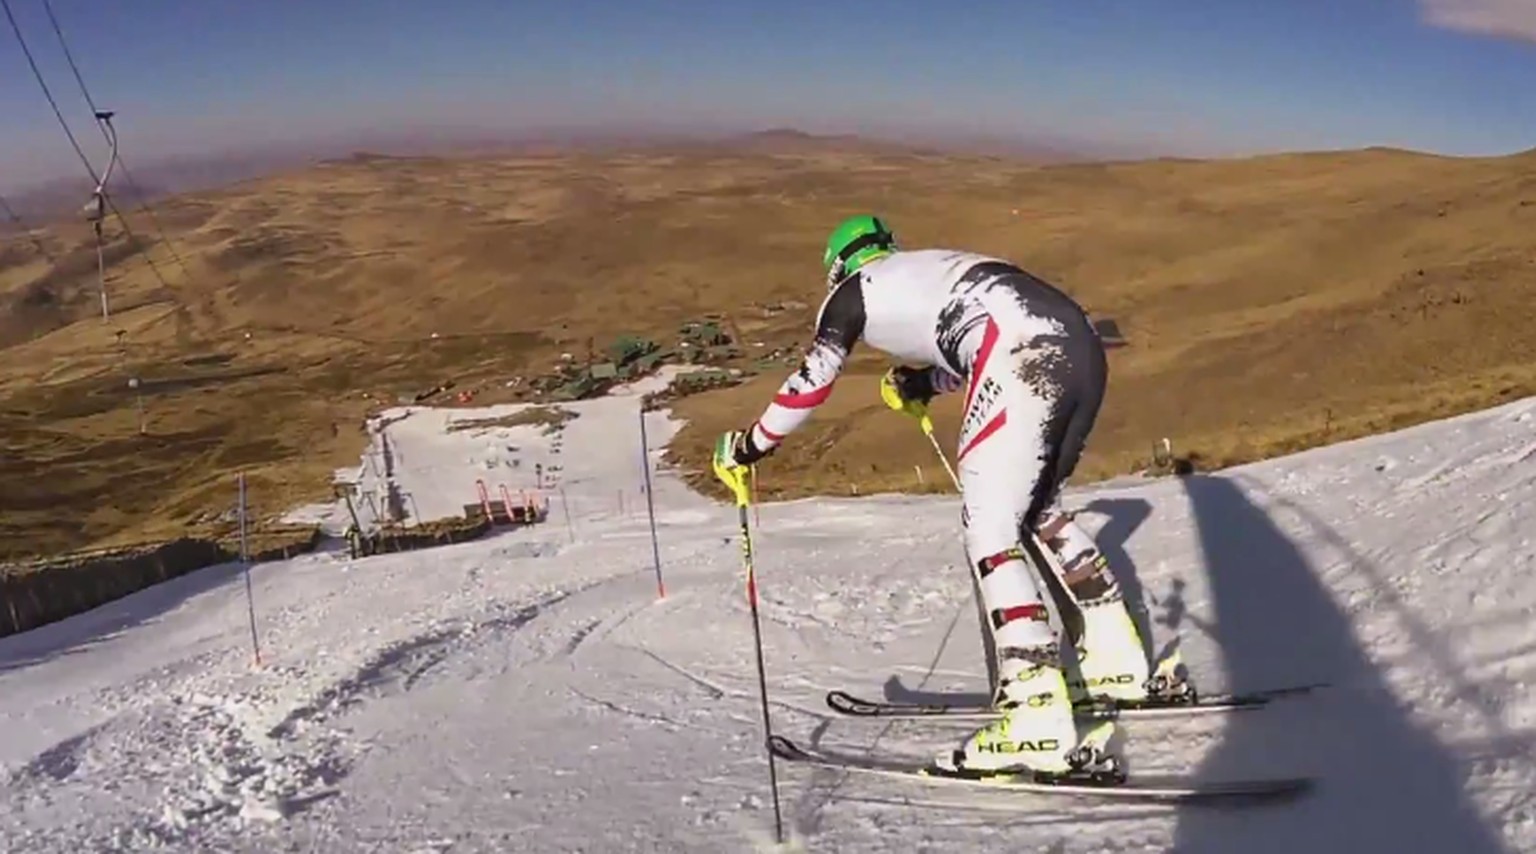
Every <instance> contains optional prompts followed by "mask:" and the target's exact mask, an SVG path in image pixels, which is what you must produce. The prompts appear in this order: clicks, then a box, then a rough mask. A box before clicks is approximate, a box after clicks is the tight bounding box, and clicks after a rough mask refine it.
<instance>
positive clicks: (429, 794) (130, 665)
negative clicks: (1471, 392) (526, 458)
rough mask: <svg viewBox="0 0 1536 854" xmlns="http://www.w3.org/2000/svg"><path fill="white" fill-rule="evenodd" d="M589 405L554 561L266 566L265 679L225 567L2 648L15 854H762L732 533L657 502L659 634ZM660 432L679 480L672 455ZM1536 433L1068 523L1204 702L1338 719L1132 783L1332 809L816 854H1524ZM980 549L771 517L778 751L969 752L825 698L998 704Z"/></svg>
mask: <svg viewBox="0 0 1536 854" xmlns="http://www.w3.org/2000/svg"><path fill="white" fill-rule="evenodd" d="M572 407H573V408H574V409H577V410H578V411H579V413H580V417H578V418H576V419H575V420H573V421H571V422H569V423H568V424H567V426H566V429H565V430H564V431H563V433H562V435H561V436H560V437H559V438H560V444H561V446H562V451H561V454H560V456H561V462H562V464H563V467H564V471H563V479H562V481H561V483H560V488H561V489H562V490H563V501H564V502H565V504H564V507H562V506H561V503H562V495H561V494H557V495H556V496H555V499H554V500H555V505H554V507H553V509H552V512H551V517H550V521H549V522H548V523H546V524H545V525H542V526H537V527H534V528H529V529H523V530H519V531H510V532H505V533H502V534H499V535H495V536H492V537H489V538H486V539H484V540H481V541H477V542H473V543H467V544H462V545H459V546H453V547H447V548H440V549H434V550H428V551H420V552H413V553H407V554H397V555H384V556H379V557H373V558H368V559H364V560H359V561H349V560H347V559H345V557H344V556H338V555H337V554H334V553H333V554H319V555H310V556H306V557H303V558H300V559H296V560H292V561H287V562H282V563H272V564H263V565H260V566H257V567H255V568H253V570H252V572H251V577H252V582H253V585H254V594H255V603H256V607H257V616H258V619H259V629H260V639H261V644H262V653H263V663H262V666H260V667H257V666H254V664H253V661H252V655H251V648H250V635H249V629H248V627H247V624H246V605H245V598H244V586H243V582H242V580H241V576H240V574H239V572H238V569H237V568H234V567H217V568H213V569H209V570H206V571H203V572H199V573H195V574H193V575H190V576H187V577H184V578H180V579H177V580H174V581H172V582H169V583H167V584H164V585H161V586H159V587H156V588H154V589H151V590H146V591H143V592H141V593H139V594H136V595H134V596H131V597H128V598H126V599H123V600H120V601H118V602H115V603H111V604H108V605H106V606H103V607H101V608H98V609H96V610H95V611H92V612H90V613H87V614H83V615H80V616H78V617H75V618H73V619H70V620H67V621H64V622H61V623H57V624H54V625H51V626H47V627H44V628H42V629H39V630H36V631H33V632H30V633H27V634H24V635H20V636H16V637H11V638H6V639H4V640H0V786H3V787H4V788H3V791H4V793H5V797H4V800H3V804H0V849H3V850H5V851H70V852H73V851H79V850H92V851H95V850H144V849H146V848H152V847H155V846H157V845H164V846H165V847H167V848H169V849H173V850H185V851H194V850H195V851H272V850H308V851H327V852H332V851H334V852H347V851H389V852H409V851H453V852H462V851H540V852H543V851H588V852H595V851H628V850H645V851H652V850H656V851H751V850H762V849H764V848H766V847H768V846H769V845H770V843H771V834H772V811H771V805H770V802H769V800H768V797H767V768H766V763H765V760H764V758H763V754H762V750H761V747H760V745H761V731H760V725H761V720H760V716H759V715H760V712H759V708H758V701H757V689H756V675H755V670H754V666H753V653H752V643H751V637H752V633H751V625H750V622H749V618H748V614H747V610H746V602H745V600H744V598H743V589H742V578H743V577H742V571H741V566H740V549H739V546H738V544H737V543H736V542H735V539H734V538H735V531H736V528H735V525H736V513H735V510H734V508H731V507H727V506H723V505H720V504H716V503H713V502H710V501H708V500H705V499H703V498H701V497H699V496H697V495H695V494H693V493H691V492H689V491H688V490H687V489H686V488H685V487H684V486H683V485H682V484H681V483H680V482H679V481H678V480H677V479H675V478H673V477H671V476H669V475H667V474H664V473H663V474H659V475H658V480H657V483H656V496H655V498H656V502H657V511H658V528H659V536H660V542H661V559H662V563H663V569H664V571H665V574H666V587H667V597H666V598H665V599H661V600H658V598H657V596H656V587H655V578H654V574H653V568H652V563H651V561H652V556H651V546H650V540H649V527H648V523H647V521H646V518H645V516H644V514H643V513H636V512H634V506H635V504H634V502H633V501H632V502H631V506H630V508H629V511H628V512H626V513H622V514H621V513H619V512H618V508H617V504H616V501H615V500H614V498H613V496H614V495H615V493H616V492H618V491H619V490H626V489H627V490H629V492H630V494H631V495H634V494H635V492H636V490H637V489H638V486H639V482H640V476H641V471H640V466H639V455H638V436H637V430H636V421H637V418H638V396H637V395H635V394H631V395H630V396H616V397H611V398H606V399H601V400H595V401H586V402H581V403H577V404H572ZM402 413H406V411H405V410H401V411H399V412H397V413H395V414H396V415H400V414H402ZM480 414H483V413H480ZM469 415H471V413H465V412H463V411H459V412H458V413H457V414H456V415H455V417H468V416H469ZM444 417H445V416H443V415H442V414H441V413H437V412H433V411H431V410H421V409H412V410H409V411H408V413H407V414H404V417H403V418H402V419H401V420H398V421H394V422H393V423H390V424H389V425H388V426H385V427H384V428H383V433H384V435H385V436H387V437H388V439H389V441H390V443H391V444H392V447H393V451H392V453H394V454H395V455H396V457H395V461H394V465H396V466H397V467H398V477H399V478H400V479H401V481H402V482H403V483H410V484H413V486H412V489H413V490H414V491H415V492H417V493H418V494H417V495H416V498H417V500H418V502H421V507H422V511H423V515H429V514H427V512H426V511H427V509H428V508H427V502H432V503H433V506H434V507H448V508H449V509H452V508H453V507H454V506H456V505H457V504H461V503H463V502H465V501H472V500H474V498H473V494H472V493H471V494H470V495H468V496H465V495H463V491H464V490H472V489H473V481H474V479H475V478H476V477H482V476H484V473H485V472H486V471H487V470H488V469H487V468H486V461H487V460H490V459H496V460H502V459H503V457H502V456H501V452H499V451H497V452H495V453H492V451H494V447H492V446H493V445H495V446H504V445H505V444H507V443H508V437H507V436H494V435H491V436H481V437H480V438H479V439H475V438H474V437H473V436H466V435H464V434H463V433H457V434H451V435H448V434H444V433H443V432H442V426H443V420H442V419H443V418H444ZM646 417H647V419H648V422H647V423H648V427H649V431H648V432H649V435H650V440H651V444H652V446H653V447H654V448H659V447H660V446H661V445H662V444H663V443H664V442H665V441H666V439H667V438H668V437H669V436H670V434H671V432H672V430H673V425H672V424H670V423H669V422H668V420H667V418H666V416H665V415H664V414H649V415H647V416H646ZM892 417H897V416H894V415H893V416H892ZM1533 428H1536V400H1527V401H1521V402H1517V403H1514V404H1510V405H1507V406H1504V407H1502V408H1499V409H1496V410H1491V411H1488V412H1484V413H1479V414H1475V415H1470V416H1466V417H1462V418H1458V419H1455V420H1452V421H1447V422H1442V423H1438V424H1432V425H1426V426H1422V427H1419V428H1415V429H1411V430H1407V431H1404V432H1400V433H1396V434H1393V435H1389V436H1384V437H1376V438H1373V439H1367V440H1361V441H1356V442H1351V443H1348V444H1344V445H1338V446H1335V447H1332V448H1327V449H1321V450H1317V451H1313V452H1309V453H1305V454H1301V455H1297V456H1294V457H1290V458H1287V459H1283V460H1277V461H1271V462H1267V463H1261V464H1256V465H1251V466H1245V467H1242V468H1237V469H1233V470H1230V471H1228V472H1225V473H1222V474H1220V475H1210V476H1208V475H1200V476H1194V477H1189V478H1185V479H1172V480H1162V481H1149V482H1145V483H1136V484H1123V483H1122V484H1117V485H1114V486H1101V487H1097V488H1088V489H1080V490H1073V491H1072V492H1071V493H1070V495H1069V504H1070V505H1072V506H1077V507H1082V508H1084V509H1085V513H1084V516H1083V517H1082V519H1083V520H1084V521H1085V522H1086V523H1088V524H1089V526H1090V527H1091V528H1093V529H1095V530H1096V531H1097V532H1098V536H1099V538H1100V542H1101V545H1102V546H1103V547H1104V549H1105V550H1106V552H1107V553H1108V554H1109V556H1110V558H1111V560H1112V561H1113V562H1114V564H1115V566H1116V567H1118V569H1119V570H1120V572H1121V573H1122V575H1123V576H1124V577H1125V579H1126V586H1127V588H1128V590H1129V591H1130V592H1131V593H1132V594H1133V597H1134V599H1135V600H1136V601H1138V602H1141V603H1143V604H1144V608H1145V615H1144V616H1145V618H1146V619H1147V620H1148V621H1149V622H1150V630H1151V633H1152V636H1153V639H1154V641H1153V642H1154V644H1155V646H1156V647H1157V648H1158V649H1159V650H1161V649H1163V648H1164V647H1166V646H1167V645H1168V644H1169V643H1171V642H1173V641H1174V640H1175V639H1177V640H1178V641H1179V642H1180V643H1181V644H1182V650H1183V654H1184V657H1185V660H1186V662H1187V663H1188V664H1189V666H1190V668H1191V669H1192V671H1193V672H1194V674H1195V676H1196V678H1197V679H1198V680H1199V681H1200V684H1201V686H1202V687H1203V688H1204V689H1206V690H1212V691H1214V690H1220V689H1226V688H1232V689H1243V688H1257V687H1264V686H1271V685H1279V684H1288V683H1292V682H1300V681H1311V680H1315V679H1328V680H1332V682H1333V685H1334V687H1332V688H1330V689H1329V690H1327V691H1325V692H1321V693H1317V694H1314V695H1312V696H1310V697H1308V698H1305V699H1296V700H1287V701H1284V702H1281V703H1277V704H1276V705H1274V706H1272V707H1270V708H1269V709H1267V710H1265V711H1262V712H1257V713H1249V714H1243V715H1234V716H1228V717H1226V718H1224V719H1223V718H1220V717H1210V718H1196V719H1185V720H1183V721H1145V722H1137V723H1133V724H1130V725H1128V726H1127V727H1126V728H1125V732H1126V734H1127V743H1126V752H1127V757H1128V759H1129V761H1130V763H1131V764H1132V767H1133V769H1137V770H1153V769H1157V770H1182V769H1188V770H1190V771H1193V772H1194V773H1197V774H1200V775H1202V776H1208V777H1212V778H1215V777H1223V776H1235V775H1245V774H1252V773H1263V772H1267V771H1273V772H1275V773H1295V772H1300V771H1310V772H1315V773H1317V774H1320V775H1321V776H1322V785H1321V786H1320V788H1319V790H1318V791H1317V792H1315V793H1314V794H1313V795H1311V796H1309V797H1308V798H1306V799H1304V800H1301V801H1298V802H1294V803H1289V804H1284V805H1271V806H1259V807H1248V808H1243V809H1228V808H1213V807H1209V806H1191V807H1183V808H1173V807H1167V806H1148V805H1136V804H1118V805H1103V804H1099V803H1094V802H1089V801H1077V800H1069V799H1064V798H1058V799H1050V798H1044V797H1028V796H1017V795H1007V794H1002V793H980V794H972V793H961V792H957V791H955V790H953V789H945V790H940V789H936V788H935V789H927V788H924V787H921V786H918V785H915V784H913V785H908V784H902V783H900V782H894V781H883V780H875V779H872V778H863V777H854V776H847V775H843V774H836V773H828V772H824V771H815V770H812V769H809V768H805V767H795V766H788V765H783V764H781V765H780V766H779V776H780V781H781V785H782V792H783V803H784V807H785V812H786V817H787V823H788V825H789V828H790V831H791V833H792V836H793V841H792V845H793V846H794V847H796V848H799V849H801V850H815V851H982V850H988V851H1001V850H1010V851H1052V852H1079V851H1164V850H1179V851H1200V852H1204V851H1212V852H1231V851H1242V852H1250V851H1277V852H1296V851H1312V852H1325V851H1349V852H1367V851H1371V852H1374V851H1392V852H1397V851H1435V852H1438V851H1458V852H1462V851H1466V852H1485V851H1514V850H1536V698H1533V697H1532V692H1531V690H1530V689H1529V687H1527V686H1528V683H1529V681H1530V680H1531V679H1532V678H1536V624H1533V619H1532V618H1533V609H1536V578H1533V577H1532V570H1533V566H1532V554H1533V545H1532V542H1531V537H1532V535H1533V534H1532V532H1533V531H1536V525H1533V515H1536V514H1533V501H1536V430H1533ZM521 439H522V440H525V441H523V444H525V445H529V447H530V448H532V445H531V444H530V443H529V442H528V441H526V440H527V439H528V437H526V436H525V437H521ZM550 441H551V445H552V443H553V440H550ZM476 442H479V444H478V445H477V444H475V443H476ZM498 443H499V444H498ZM510 443H511V444H517V442H516V441H511V442H510ZM535 452H537V453H545V452H549V453H553V451H552V447H545V448H544V449H543V450H539V449H537V448H534V449H533V450H529V451H527V452H526V453H529V454H533V453H535ZM914 462H917V461H914ZM524 465H526V463H524ZM493 468H496V470H497V471H498V475H497V476H498V477H500V476H501V475H502V474H504V473H507V472H510V471H511V469H510V468H509V467H508V466H505V465H501V466H499V467H493ZM763 474H764V476H766V477H771V476H772V464H771V461H770V463H769V464H768V465H767V466H766V468H765V471H764V472H763ZM461 484H462V486H461ZM510 485H511V484H509V486H510ZM639 506H642V507H643V504H641V505H639ZM564 510H569V512H570V525H569V526H567V525H566V524H565V519H564V513H563V511H564ZM957 515H958V511H957V506H956V504H955V502H954V501H953V500H952V499H949V498H944V497H923V498H917V497H896V496H879V497H873V498H864V499H850V500H818V501H800V502H791V503H786V504H779V505H769V506H765V507H763V508H761V527H759V528H757V529H755V530H754V544H755V546H756V548H757V558H758V573H759V582H760V586H761V595H762V597H763V602H762V608H763V618H764V625H763V631H764V639H765V643H766V646H767V654H766V655H767V667H768V673H769V685H770V691H771V694H772V698H773V701H774V705H773V716H774V725H775V726H776V727H777V728H778V729H780V730H781V731H784V732H786V733H790V734H795V735H797V736H800V737H803V738H812V737H815V738H819V739H821V740H822V741H824V742H825V743H826V744H828V745H833V746H837V747H839V748H842V749H849V750H863V749H870V748H874V749H879V750H882V751H900V752H904V753H909V754H915V755H924V754H928V753H930V752H932V751H935V750H938V749H942V748H945V747H948V746H951V745H952V744H953V743H955V742H956V741H958V739H959V738H961V737H962V736H963V735H964V733H965V728H964V725H955V724H948V725H942V724H933V723H925V724H918V723H902V724H895V725H887V724H882V723H870V722H859V721H851V720H845V719H835V718H833V717H832V716H831V715H830V713H829V712H827V711H826V710H825V707H824V706H823V704H822V695H823V694H824V693H825V691H826V690H828V689H830V688H846V689H849V690H853V691H855V692H857V693H862V694H869V695H880V694H882V693H887V694H891V695H895V696H902V695H906V696H911V695H914V694H915V695H920V696H926V695H931V694H935V693H940V692H944V693H950V694H956V693H958V694H966V693H974V692H976V691H977V690H978V689H980V688H982V687H983V685H984V682H985V677H984V675H983V668H982V665H981V662H980V660H979V650H980V645H979V641H978V638H977V628H976V623H975V617H974V610H973V605H972V603H971V602H970V599H969V595H970V585H969V581H968V578H967V574H966V571H965V569H964V566H963V556H962V552H961V549H960V546H959V541H958V519H957Z"/></svg>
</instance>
